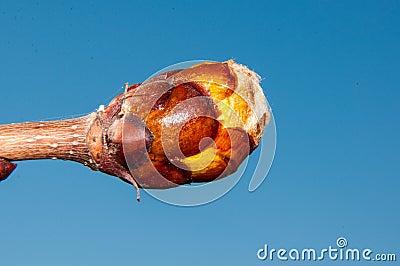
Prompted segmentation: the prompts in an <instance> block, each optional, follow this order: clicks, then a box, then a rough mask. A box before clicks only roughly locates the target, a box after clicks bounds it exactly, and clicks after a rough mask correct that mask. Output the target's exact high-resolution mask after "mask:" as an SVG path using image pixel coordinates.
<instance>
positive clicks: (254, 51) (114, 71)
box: [0, 0, 400, 266]
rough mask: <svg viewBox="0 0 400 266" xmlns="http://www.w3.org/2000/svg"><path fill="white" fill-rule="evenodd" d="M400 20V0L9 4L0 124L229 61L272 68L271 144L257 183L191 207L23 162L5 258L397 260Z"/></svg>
mask: <svg viewBox="0 0 400 266" xmlns="http://www.w3.org/2000/svg"><path fill="white" fill-rule="evenodd" d="M399 26H400V3H399V2H398V1H322V0H321V1H263V2H262V3H261V1H260V2H256V1H247V2H246V4H244V2H243V3H242V4H240V3H234V2H233V1H198V2H193V3H189V2H188V3H183V2H175V1H151V3H145V1H113V2H111V1H110V2H106V1H7V0H1V1H0V62H1V63H0V92H1V93H0V100H1V104H0V123H1V124H4V123H11V122H23V121H31V120H32V121H37V120H42V119H53V118H68V117H72V116H76V115H80V114H86V113H89V112H91V111H94V110H95V109H96V108H97V107H98V106H99V105H100V104H106V103H108V102H109V100H111V99H112V98H113V97H114V96H115V95H117V94H118V93H120V92H122V89H121V87H122V85H123V83H124V82H126V81H129V82H130V83H135V82H140V81H143V80H144V79H146V78H147V77H148V76H149V75H151V74H153V73H154V72H156V71H158V70H159V69H161V68H163V67H166V66H168V65H170V64H174V63H178V62H181V61H186V60H194V59H213V60H216V61H224V60H227V59H230V58H233V59H235V60H237V61H238V62H241V63H243V64H246V65H248V66H250V68H252V69H254V70H256V71H257V72H258V73H259V74H260V75H261V76H262V77H263V78H264V80H263V82H262V85H263V88H264V90H265V93H266V95H267V97H268V100H269V102H270V104H271V106H272V108H273V111H274V115H275V119H276V124H277V130H278V142H277V144H278V145H277V152H276V156H275V161H274V164H273V166H272V169H271V171H270V174H269V175H268V177H267V179H266V181H265V182H264V183H263V185H262V186H261V187H260V188H259V189H258V190H257V191H256V192H254V193H249V192H248V191H247V187H248V184H249V181H250V175H248V176H244V177H243V178H242V179H241V180H240V182H239V183H238V185H237V186H236V187H235V188H234V189H233V190H232V191H231V192H230V193H228V194H227V195H226V196H224V197H223V198H221V199H219V200H217V201H215V202H213V203H211V204H208V205H205V206H201V207H194V208H183V207H175V206H170V205H167V204H165V203H162V202H159V201H157V200H155V199H153V198H152V197H151V196H149V195H147V194H146V193H142V202H141V203H140V204H138V203H136V202H135V191H134V190H133V189H132V188H131V187H130V186H128V185H127V184H125V183H123V182H121V181H119V180H118V179H117V178H113V177H110V176H107V175H105V174H102V173H99V172H92V171H90V170H88V169H87V168H86V167H83V166H81V165H79V164H76V163H72V162H62V161H35V162H23V163H20V164H19V166H18V168H17V170H16V171H15V172H14V173H13V174H12V175H11V177H10V178H9V179H8V180H6V181H5V182H2V183H1V184H0V265H41V266H43V265H188V264H190V265H192V266H194V265H267V264H273V263H277V264H282V265H284V264H286V265H289V264H291V263H289V262H282V263H278V262H277V261H274V262H271V261H264V262H262V261H259V260H258V259H257V256H256V252H257V250H258V249H259V248H261V247H263V245H264V244H269V245H270V246H271V247H272V248H286V249H291V248H298V249H302V248H311V247H312V248H316V249H318V248H321V249H322V248H327V247H328V246H329V245H332V246H335V241H336V239H337V238H338V237H340V236H343V237H346V238H347V240H348V242H349V247H353V248H360V249H363V248H370V249H373V250H374V251H376V252H383V253H385V252H387V253H397V257H398V260H400V252H399V239H398V237H399V235H400V229H399V228H400V212H399V203H400V193H399V187H400V178H399V177H400V176H399V175H400V163H399V158H400V156H399V148H400V142H399V136H400V123H399V122H400V119H399V100H400V74H399V69H400V50H399V47H400V27H399ZM364 263H365V262H364ZM315 264H316V263H310V262H307V263H301V262H298V263H296V265H315ZM367 264H370V265H374V263H372V262H370V263H365V264H363V265H367ZM320 265H354V263H345V262H330V261H324V262H323V263H321V264H320ZM360 265H361V263H360ZM379 265H395V263H380V264H379Z"/></svg>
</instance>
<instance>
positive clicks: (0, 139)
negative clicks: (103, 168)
mask: <svg viewBox="0 0 400 266" xmlns="http://www.w3.org/2000/svg"><path fill="white" fill-rule="evenodd" d="M94 118H95V116H94V115H93V114H91V115H88V116H84V117H80V118H75V119H70V120H60V121H50V122H29V123H19V124H9V125H1V126H0V157H1V158H4V159H7V160H9V161H21V160H37V159H62V160H72V161H77V162H80V163H85V164H89V163H90V161H91V159H92V158H91V154H90V152H89V149H88V146H87V144H86V138H87V135H88V131H89V128H90V126H91V124H92V123H93V120H94Z"/></svg>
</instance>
